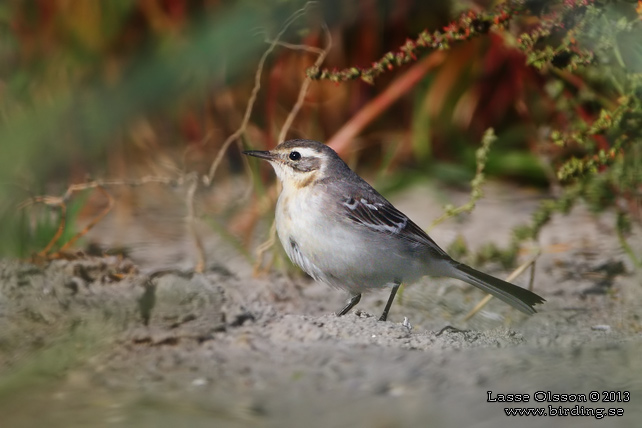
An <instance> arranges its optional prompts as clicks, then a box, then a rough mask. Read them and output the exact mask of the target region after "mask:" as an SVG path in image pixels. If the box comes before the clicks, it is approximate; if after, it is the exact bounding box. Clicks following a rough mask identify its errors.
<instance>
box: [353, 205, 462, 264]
mask: <svg viewBox="0 0 642 428" xmlns="http://www.w3.org/2000/svg"><path fill="white" fill-rule="evenodd" d="M342 206H343V209H344V210H345V214H346V216H347V217H348V218H349V219H350V220H352V221H354V222H355V223H357V224H359V225H361V226H363V227H366V228H368V229H370V230H373V231H376V232H379V233H385V234H389V235H396V236H398V237H399V238H401V239H404V240H406V241H410V242H412V243H416V244H419V245H423V246H427V247H429V248H430V249H431V250H433V251H435V252H436V253H437V254H439V255H442V256H445V257H448V258H450V257H449V256H448V255H447V254H446V252H445V251H444V250H442V249H441V248H440V247H439V245H437V244H436V243H435V241H433V240H432V238H430V236H428V234H427V233H426V232H424V231H423V229H421V228H420V227H419V226H417V225H416V224H415V223H413V221H412V220H410V219H409V218H408V217H407V216H406V215H405V214H404V213H402V212H401V211H399V210H398V209H397V208H395V207H394V206H393V205H392V204H391V203H390V202H388V201H387V200H386V199H385V198H384V197H383V196H380V195H378V194H376V195H369V196H361V195H360V196H355V197H349V198H346V199H344V200H343V202H342Z"/></svg>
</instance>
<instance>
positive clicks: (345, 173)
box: [243, 139, 545, 321]
mask: <svg viewBox="0 0 642 428" xmlns="http://www.w3.org/2000/svg"><path fill="white" fill-rule="evenodd" d="M243 154H245V155H248V156H253V157H256V158H259V159H263V160H266V161H268V162H269V163H270V164H271V165H272V167H273V168H274V171H275V173H276V176H277V178H278V179H279V180H280V181H281V183H282V190H281V193H280V194H279V198H278V201H277V204H276V212H275V222H276V230H277V234H278V236H279V240H280V241H281V244H282V246H283V248H284V249H285V252H286V253H287V255H288V257H289V258H290V260H291V261H292V262H293V263H294V264H295V265H297V266H299V267H300V268H301V269H302V270H303V271H305V272H306V273H307V274H308V275H310V276H311V277H312V278H313V279H314V280H316V281H319V282H322V283H325V284H328V285H329V286H331V287H334V288H338V289H342V290H345V291H347V292H348V293H349V298H348V300H347V303H346V305H345V306H344V307H342V308H341V309H340V310H339V311H338V312H336V315H338V316H342V315H345V314H347V313H348V312H349V311H350V310H351V309H352V308H354V307H355V306H356V305H357V304H358V303H359V301H360V300H361V295H362V293H364V292H366V291H370V290H373V289H385V288H391V292H390V296H389V298H388V300H387V302H386V305H385V307H384V310H383V313H382V314H381V316H380V318H379V320H380V321H386V320H387V317H388V313H389V311H390V308H391V306H392V303H393V301H394V298H395V295H396V293H397V290H398V289H399V286H400V285H401V284H402V283H406V284H411V283H413V282H416V281H417V280H418V279H420V278H421V277H423V276H431V277H451V278H456V279H459V280H462V281H464V282H467V283H468V284H471V285H473V286H475V287H477V288H480V289H481V290H483V291H485V292H487V293H490V294H492V295H493V296H495V297H497V298H499V299H500V300H502V301H504V302H506V303H508V304H509V305H511V306H512V307H514V308H516V309H518V310H519V311H521V312H523V313H525V314H528V315H532V314H534V313H535V312H536V310H535V308H534V306H535V305H537V304H541V303H544V302H545V300H544V299H543V298H542V297H540V296H538V295H537V294H535V293H533V292H532V291H529V290H526V289H524V288H521V287H518V286H516V285H514V284H511V283H509V282H506V281H503V280H501V279H499V278H495V277H493V276H491V275H488V274H486V273H483V272H480V271H478V270H476V269H473V268H472V267H470V266H467V265H465V264H463V263H459V262H457V261H455V260H453V259H452V258H451V257H450V256H449V255H448V254H446V252H445V251H444V250H442V249H441V248H440V247H439V245H437V243H435V241H433V239H432V238H430V236H428V234H427V233H426V232H425V231H424V230H423V229H422V228H420V227H419V226H417V225H416V224H415V223H414V222H413V221H412V220H410V218H408V216H406V215H405V214H403V213H402V212H401V211H399V210H398V209H397V208H395V206H394V205H393V204H392V203H390V202H389V201H388V200H387V199H386V198H384V197H383V196H382V195H381V194H380V193H379V192H377V191H376V190H375V189H374V188H373V187H372V186H371V185H370V184H368V183H367V182H366V181H365V180H364V179H362V178H361V177H360V176H359V175H357V173H355V172H354V171H352V169H350V167H348V165H347V164H346V163H345V162H344V161H343V160H342V159H341V158H340V157H339V155H338V154H337V153H336V152H335V151H334V150H333V149H332V148H331V147H329V146H327V145H325V144H323V143H321V142H318V141H314V140H307V139H293V140H288V141H284V142H282V143H280V144H279V145H277V146H276V147H275V148H274V149H272V150H248V151H244V152H243Z"/></svg>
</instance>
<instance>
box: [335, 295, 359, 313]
mask: <svg viewBox="0 0 642 428" xmlns="http://www.w3.org/2000/svg"><path fill="white" fill-rule="evenodd" d="M359 300H361V294H355V295H354V296H350V300H349V301H348V304H347V305H345V306H344V307H343V309H341V310H340V311H339V312H337V316H338V317H340V316H341V315H345V314H347V313H348V312H350V309H352V308H354V307H355V306H357V303H359Z"/></svg>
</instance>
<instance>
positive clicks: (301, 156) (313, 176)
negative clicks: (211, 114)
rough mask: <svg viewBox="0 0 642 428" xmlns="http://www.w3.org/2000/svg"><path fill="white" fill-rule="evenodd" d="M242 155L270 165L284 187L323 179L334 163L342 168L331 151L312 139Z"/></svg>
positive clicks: (294, 141)
mask: <svg viewBox="0 0 642 428" xmlns="http://www.w3.org/2000/svg"><path fill="white" fill-rule="evenodd" d="M243 153H244V154H246V155H249V156H254V157H257V158H260V159H265V160H267V161H268V162H270V164H271V165H272V167H273V168H274V171H275V172H276V175H277V177H278V178H279V180H281V182H282V183H283V186H284V187H288V186H294V187H297V188H302V187H306V186H308V185H310V184H312V183H314V182H316V181H317V180H319V179H321V178H324V177H325V176H326V174H327V173H328V170H329V168H330V167H331V166H332V165H333V164H336V163H337V162H338V163H340V164H343V165H345V164H344V163H343V161H342V160H341V158H339V156H338V155H337V154H336V152H335V151H334V150H332V149H331V148H330V147H328V146H326V145H325V144H322V143H319V142H318V141H312V140H289V141H285V142H283V143H281V144H279V145H278V146H276V147H275V148H274V149H272V150H268V151H262V150H250V151H245V152H243Z"/></svg>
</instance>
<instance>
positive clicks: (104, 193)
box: [60, 186, 114, 252]
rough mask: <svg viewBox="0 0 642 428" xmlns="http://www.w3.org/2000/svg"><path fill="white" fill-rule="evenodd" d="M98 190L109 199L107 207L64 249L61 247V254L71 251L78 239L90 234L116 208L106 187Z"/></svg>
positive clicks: (68, 242)
mask: <svg viewBox="0 0 642 428" xmlns="http://www.w3.org/2000/svg"><path fill="white" fill-rule="evenodd" d="M97 189H98V190H99V191H100V192H101V193H102V194H103V195H104V196H105V197H107V207H106V208H105V209H104V210H102V211H101V212H100V213H98V215H97V216H95V217H94V218H93V219H92V220H91V221H90V222H89V224H88V225H87V226H85V227H84V228H83V229H82V230H81V231H80V232H78V233H76V234H75V235H74V236H73V237H72V238H71V239H70V240H69V241H67V242H66V243H65V245H63V246H62V247H60V252H63V251H66V250H67V249H69V248H70V247H71V246H72V245H74V244H75V243H76V241H77V240H78V239H80V238H81V237H83V236H85V235H86V234H87V232H89V231H90V230H91V229H92V228H93V227H94V226H95V225H97V224H98V223H99V222H100V220H102V219H103V218H104V217H105V216H106V215H107V214H109V212H110V211H111V209H112V208H113V207H114V198H113V197H112V196H111V195H110V194H109V192H107V191H106V190H105V188H104V187H102V186H99V187H97Z"/></svg>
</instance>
